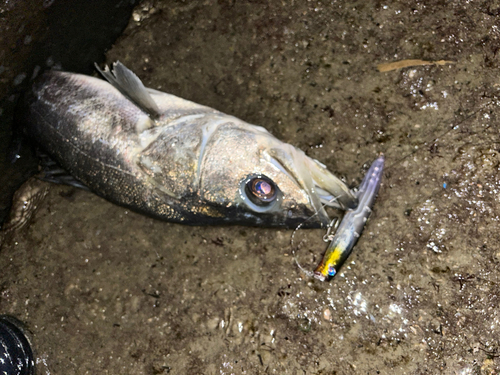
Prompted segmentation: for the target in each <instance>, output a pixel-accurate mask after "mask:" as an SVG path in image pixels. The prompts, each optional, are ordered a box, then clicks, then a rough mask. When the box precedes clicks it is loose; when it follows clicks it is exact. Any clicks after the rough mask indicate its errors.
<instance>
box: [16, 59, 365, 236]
mask: <svg viewBox="0 0 500 375" xmlns="http://www.w3.org/2000/svg"><path fill="white" fill-rule="evenodd" d="M98 69H99V68H98ZM99 71H100V72H101V74H102V75H103V76H104V77H105V78H106V79H107V81H108V82H106V81H104V80H101V79H98V78H94V77H90V76H85V75H80V74H74V73H66V72H59V71H49V72H46V73H45V74H44V75H43V76H42V77H41V79H39V80H38V81H37V82H36V83H35V84H34V85H33V87H32V89H31V91H30V92H29V93H27V95H26V96H25V99H24V101H23V104H22V106H21V118H20V120H21V121H22V123H23V127H24V132H25V133H26V134H27V135H29V136H30V137H31V138H33V139H34V140H36V141H37V142H38V143H39V144H40V145H41V146H42V148H44V149H45V151H46V152H47V153H48V154H49V155H51V156H52V157H53V158H54V159H55V160H56V161H57V162H58V163H59V164H60V165H61V166H62V167H63V168H65V169H66V170H67V171H68V172H69V173H70V174H71V175H73V177H75V178H76V179H77V180H79V181H81V182H82V183H83V184H85V185H86V186H87V187H88V188H89V189H90V190H92V191H94V192H95V193H97V194H99V195H100V196H102V197H104V198H106V199H108V200H110V201H112V202H115V203H117V204H120V205H122V206H125V207H129V208H130V209H133V210H135V211H138V212H141V213H145V214H148V215H150V216H153V217H157V218H160V219H164V220H168V221H173V222H179V223H183V224H191V225H204V224H210V225H213V224H243V225H257V226H286V227H295V226H297V225H298V224H300V223H302V222H304V221H305V220H306V219H308V218H309V220H307V222H306V223H304V225H303V227H321V226H326V225H327V224H328V223H329V222H330V219H329V217H328V215H327V213H326V211H325V209H324V205H325V204H326V205H329V206H333V207H336V208H340V209H344V210H345V209H348V208H354V207H356V206H357V198H356V197H355V196H354V195H353V193H352V192H351V191H350V190H349V188H348V187H347V186H346V185H345V184H344V183H343V182H342V181H340V180H339V179H338V178H337V177H335V176H334V175H333V174H332V173H330V172H329V171H328V170H327V169H326V167H325V166H324V165H323V164H321V163H320V162H318V161H317V160H314V159H311V158H309V157H308V156H306V155H305V154H304V152H302V151H301V150H298V149H296V148H295V147H293V146H291V145H289V144H286V143H283V142H281V141H279V140H278V139H276V138H275V137H273V136H272V135H271V134H270V133H269V132H268V131H267V130H266V129H264V128H262V127H260V126H255V125H250V124H248V123H246V122H244V121H242V120H239V119H237V118H236V117H233V116H229V115H226V114H224V113H221V112H219V111H217V110H215V109H212V108H209V107H205V106H202V105H199V104H196V103H193V102H190V101H187V100H184V99H181V98H178V97H176V96H173V95H170V94H166V93H163V92H160V91H156V90H153V89H150V88H146V87H145V86H144V85H143V84H142V82H141V81H140V79H139V78H138V77H137V76H136V75H135V74H134V73H133V72H131V71H130V70H129V69H127V68H126V67H125V66H124V65H123V64H121V63H120V62H117V63H115V64H114V66H113V70H112V71H111V70H109V68H108V67H106V68H105V69H104V71H101V70H100V69H99Z"/></svg>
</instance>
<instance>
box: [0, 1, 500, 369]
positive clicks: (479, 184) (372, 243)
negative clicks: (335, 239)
mask: <svg viewBox="0 0 500 375" xmlns="http://www.w3.org/2000/svg"><path fill="white" fill-rule="evenodd" d="M499 16H500V5H499V4H498V3H497V2H489V1H477V2H476V1H448V2H419V1H409V2H399V1H386V2H380V1H359V2H353V3H346V2H340V1H338V2H335V1H334V2H328V3H327V2H319V1H308V2H305V1H304V2H302V1H283V2H277V1H274V2H263V1H255V2H248V3H247V2H238V1H224V0H220V1H215V0H207V1H190V2H181V1H179V2H154V1H146V2H143V3H142V4H141V5H140V6H139V7H138V8H137V9H136V11H135V12H134V15H133V19H132V20H131V21H130V24H129V26H128V28H127V29H126V31H125V33H124V34H123V36H122V37H121V39H120V40H119V41H118V42H117V43H116V45H115V46H114V48H113V49H111V50H110V51H109V52H108V61H109V62H112V61H114V60H117V59H119V60H120V61H122V62H123V63H125V64H126V65H127V66H128V67H129V68H131V69H132V70H134V71H135V72H136V73H137V74H138V75H139V76H140V77H141V78H142V79H143V80H144V82H145V84H146V85H147V86H150V87H152V88H155V89H159V90H163V91H166V92H170V93H173V94H176V95H178V96H181V97H184V98H187V99H190V100H193V101H196V102H199V103H201V104H205V105H209V106H211V107H214V108H216V109H218V110H221V111H224V112H226V113H229V114H233V115H236V116H238V117H240V118H242V119H244V120H246V121H248V122H250V123H255V124H259V125H262V126H264V127H266V128H267V129H268V130H269V131H271V132H272V133H273V134H274V135H275V136H277V137H278V138H280V139H281V140H284V141H287V142H289V143H292V144H294V145H295V146H297V147H299V148H301V149H302V150H304V151H305V152H306V153H307V154H308V155H310V156H312V157H314V158H317V159H318V160H320V161H321V162H323V163H324V164H326V165H327V166H328V167H329V169H330V170H331V171H333V172H335V173H336V174H337V175H338V176H342V177H344V178H345V179H346V181H347V182H348V184H349V185H351V186H355V185H357V184H358V183H359V182H360V180H361V178H362V176H363V175H364V172H365V171H366V166H367V165H368V164H369V163H370V162H371V161H372V160H373V159H375V158H376V156H377V155H378V153H379V152H384V153H385V155H386V158H387V168H386V172H385V175H384V180H383V186H382V188H381V190H380V194H379V197H378V200H377V203H376V206H375V209H374V212H373V214H372V217H371V219H370V221H369V222H368V225H367V228H366V230H365V232H364V234H363V236H362V238H361V239H360V241H359V242H358V245H357V247H356V248H355V250H354V252H353V255H352V256H351V258H350V259H349V261H348V264H346V265H345V267H344V268H343V272H342V273H341V274H339V275H338V276H337V277H336V278H335V279H334V280H332V281H331V282H330V283H321V282H318V281H315V280H312V279H309V278H308V277H307V276H306V275H304V274H302V273H301V272H300V270H299V269H298V267H297V266H296V264H295V262H294V258H293V252H294V251H295V252H296V254H297V258H298V260H299V262H300V263H301V264H302V265H303V266H304V267H306V268H308V269H312V268H313V267H314V266H315V265H316V263H317V262H318V261H319V259H320V257H321V255H322V252H323V251H324V249H325V244H324V243H323V242H322V240H321V237H322V236H323V234H324V233H323V231H321V230H308V231H306V230H300V231H298V232H297V233H296V235H295V241H294V244H293V245H291V243H290V238H291V235H292V232H293V231H292V230H276V229H258V228H245V227H224V228H220V227H200V228H197V227H185V226H181V225H176V224H170V223H164V222H161V221H157V220H153V219H150V218H147V217H144V216H141V215H138V214H135V213H133V212H129V211H127V210H126V209H123V208H121V207H118V206H115V205H113V204H110V203H108V202H106V201H104V200H102V199H101V198H99V197H97V196H95V195H93V194H92V193H88V192H85V191H82V190H77V189H74V188H70V187H62V186H55V185H51V186H50V187H49V193H48V196H47V197H46V199H45V200H44V201H43V203H41V205H40V207H39V210H38V212H37V213H36V215H35V217H34V219H33V221H32V223H31V225H30V226H29V227H27V228H24V229H22V230H19V231H17V232H15V233H13V234H12V236H11V238H10V239H9V240H8V241H7V243H5V245H4V246H3V249H2V251H1V253H0V268H1V270H2V271H1V273H0V311H1V312H2V313H8V314H11V315H14V316H16V317H18V318H19V319H21V320H23V321H24V322H26V323H27V325H28V326H29V328H30V330H31V332H32V333H33V341H34V344H35V348H36V350H37V354H38V357H39V361H40V363H39V371H40V372H41V373H42V374H48V373H49V372H50V374H190V375H191V374H293V375H299V374H318V375H319V374H351V373H352V374H354V373H356V374H358V373H359V374H387V373H392V374H424V373H425V374H438V373H443V374H490V373H491V374H493V373H498V372H499V371H500V359H499V357H500V316H499V315H500V313H499V307H498V306H499V293H500V284H499V283H500V271H499V270H498V264H499V262H500V247H499V245H498V244H499V239H498V238H499V237H498V236H499V235H498V233H499V230H500V225H499V215H500V203H499V199H500V168H499V163H500V160H499V159H500V155H499V152H500V131H499V127H498V121H497V112H498V111H499V109H498V106H499V101H498V99H497V95H498V92H499V87H500V86H499V84H500V79H498V72H499V69H498V67H499V59H500V56H499V55H498V51H499V50H500V29H499V26H500V25H499ZM403 59H423V60H428V61H436V60H449V61H453V62H454V64H451V63H447V64H445V65H438V66H435V65H429V66H416V67H407V68H404V69H400V70H395V71H389V72H385V73H381V72H379V71H377V69H376V66H377V64H379V63H386V62H392V61H397V60H403ZM44 363H45V364H46V365H44Z"/></svg>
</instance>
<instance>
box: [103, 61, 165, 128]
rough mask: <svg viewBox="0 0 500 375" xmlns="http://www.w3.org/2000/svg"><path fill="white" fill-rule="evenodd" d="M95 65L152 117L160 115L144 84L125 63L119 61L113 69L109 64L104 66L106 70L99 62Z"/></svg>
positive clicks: (118, 88) (106, 77)
mask: <svg viewBox="0 0 500 375" xmlns="http://www.w3.org/2000/svg"><path fill="white" fill-rule="evenodd" d="M95 67H96V69H97V70H98V71H99V73H101V75H102V76H103V77H104V78H105V79H106V80H107V81H108V82H109V83H110V84H111V85H113V86H114V87H115V88H116V89H117V90H119V91H120V92H121V93H122V94H123V95H124V96H125V97H126V98H127V99H129V100H130V101H131V102H132V103H134V104H135V105H136V106H137V107H139V108H140V109H141V110H142V111H144V112H146V113H147V114H148V115H149V116H150V117H151V118H152V119H157V118H158V117H160V115H161V113H160V109H159V108H158V106H157V105H156V103H155V101H154V100H153V98H152V97H151V95H150V94H149V93H148V91H147V89H146V87H145V86H144V84H143V83H142V82H141V80H140V79H139V77H137V76H136V75H135V74H134V72H132V71H131V70H130V69H128V68H127V67H126V66H125V65H123V64H122V63H121V62H119V61H117V62H115V63H114V64H113V70H110V69H109V67H108V66H107V65H106V66H105V67H104V70H101V69H100V68H99V66H98V65H97V64H95Z"/></svg>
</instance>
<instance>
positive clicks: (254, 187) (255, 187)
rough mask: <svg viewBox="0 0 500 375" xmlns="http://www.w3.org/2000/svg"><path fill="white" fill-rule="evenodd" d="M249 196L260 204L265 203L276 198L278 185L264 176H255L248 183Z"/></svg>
mask: <svg viewBox="0 0 500 375" xmlns="http://www.w3.org/2000/svg"><path fill="white" fill-rule="evenodd" d="M246 190H247V195H248V197H249V198H250V199H251V200H252V201H253V202H254V203H255V204H259V205H265V204H268V203H271V202H273V201H274V200H275V199H276V192H277V189H276V185H275V184H274V182H272V181H271V180H270V179H268V178H267V177H264V176H259V177H254V178H252V179H251V180H249V181H248V182H247V184H246Z"/></svg>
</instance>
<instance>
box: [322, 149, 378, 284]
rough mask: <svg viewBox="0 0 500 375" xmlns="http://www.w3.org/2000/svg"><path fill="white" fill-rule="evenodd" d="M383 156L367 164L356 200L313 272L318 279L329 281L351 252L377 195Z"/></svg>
mask: <svg viewBox="0 0 500 375" xmlns="http://www.w3.org/2000/svg"><path fill="white" fill-rule="evenodd" d="M384 161H385V158H384V156H383V155H381V156H379V157H378V158H377V159H376V160H375V161H374V162H373V163H372V165H371V166H370V169H369V170H368V172H367V173H366V175H365V177H364V179H363V181H362V182H361V185H359V189H358V193H357V198H358V201H359V204H358V206H357V207H356V208H355V209H350V210H347V212H346V214H345V215H344V217H343V219H342V221H341V223H340V225H339V227H338V229H337V231H336V233H335V235H334V236H333V238H332V241H331V242H330V244H329V245H328V248H327V249H326V252H325V255H324V256H323V259H322V260H321V263H320V264H319V265H318V267H316V270H315V271H314V277H315V278H316V279H318V280H321V281H325V280H330V279H331V278H332V277H334V276H335V275H336V274H337V272H338V271H339V269H340V267H342V264H344V262H345V261H346V259H347V258H348V257H349V255H350V254H351V252H352V248H353V247H354V245H355V244H356V242H357V241H358V238H359V237H360V236H361V233H362V232H363V229H364V227H365V224H366V221H367V220H368V217H369V216H370V214H371V212H372V210H371V209H372V207H373V204H374V202H375V198H376V197H377V194H378V190H379V188H380V182H381V180H382V172H383V170H384Z"/></svg>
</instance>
